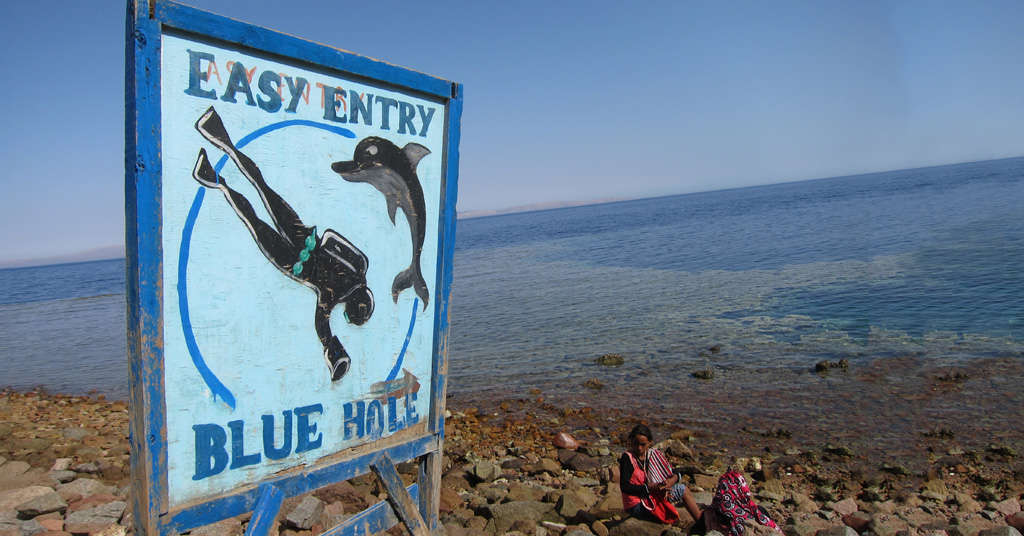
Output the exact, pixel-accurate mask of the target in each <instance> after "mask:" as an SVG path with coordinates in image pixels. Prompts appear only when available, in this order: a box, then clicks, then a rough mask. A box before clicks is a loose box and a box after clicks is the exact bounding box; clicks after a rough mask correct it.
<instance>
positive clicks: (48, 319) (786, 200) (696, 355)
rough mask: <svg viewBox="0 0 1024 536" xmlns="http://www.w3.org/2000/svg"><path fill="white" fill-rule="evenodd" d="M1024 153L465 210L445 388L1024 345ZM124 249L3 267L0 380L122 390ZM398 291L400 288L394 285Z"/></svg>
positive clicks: (998, 350) (1002, 350)
mask: <svg viewBox="0 0 1024 536" xmlns="http://www.w3.org/2000/svg"><path fill="white" fill-rule="evenodd" d="M1022 267H1024V158H1016V159H1009V160H998V161H989V162H980V163H969V164H958V165H951V166H943V167H934V168H926V169H916V170H907V171H895V172H888V173H878V174H871V175H859V176H852V177H841V178H833V179H823V180H816V181H805V182H798V183H788V184H779V185H771V186H763V187H754V188H745V189H737V190H725V191H717V192H707V193H699V194H691V195H682V196H674V197H663V198H656V199H645V200H638V201H629V202H620V203H612V204H605V205H595V206H589V207H577V208H570V209H560V210H551V211H543V212H533V213H524V214H516V215H507V216H497V217H488V218H479V219H470V220H461V221H460V222H459V224H458V239H457V243H456V259H455V281H454V285H453V296H452V304H453V305H452V327H451V347H450V367H449V371H450V384H449V387H450V389H451V390H456V391H474V390H482V389H488V388H492V387H493V386H494V385H495V384H496V383H497V384H505V385H513V384H516V383H529V382H531V381H534V380H536V379H537V378H554V377H569V376H573V375H575V374H577V373H578V370H579V369H580V367H581V365H582V364H585V363H590V362H591V361H592V360H593V357H594V356H596V355H600V354H603V353H611V352H615V353H621V354H623V355H626V356H627V357H629V358H631V359H632V360H633V362H634V363H639V364H641V366H649V367H650V368H652V369H656V368H658V367H679V366H689V365H691V364H693V363H700V362H701V360H704V361H707V359H708V358H707V356H706V355H704V354H702V353H701V350H702V349H706V348H707V347H709V346H710V345H719V346H720V347H721V348H722V349H723V350H722V352H721V353H720V354H718V355H716V357H715V359H716V361H715V362H714V363H713V364H714V366H716V367H719V368H721V369H722V370H730V369H732V370H741V369H744V368H756V369H759V370H761V369H765V368H779V367H781V368H791V369H793V368H804V367H806V366H807V364H808V363H813V362H814V361H816V360H818V359H831V358H837V357H847V358H849V359H851V360H858V359H860V360H868V359H878V358H886V357H896V356H901V355H914V356H919V357H920V358H921V359H925V360H934V361H935V362H936V363H964V362H971V361H972V360H976V359H982V358H989V357H1005V356H1010V357H1011V358H1016V359H1019V358H1020V356H1021V355H1022V353H1024V271H1022ZM123 286H124V264H123V260H117V261H102V262H94V263H82V264H69V265H59V266H46V267H34V268H20V269H8V270H0V386H13V387H16V388H29V387H33V386H37V385H43V386H45V387H46V388H48V389H49V390H52V391H66V392H76V393H81V392H87V391H90V390H93V389H95V390H99V391H100V392H103V393H106V394H108V396H113V397H124V396H126V394H127V365H126V362H125V361H126V358H125V346H126V345H125V341H124V289H123ZM385 294H386V293H385Z"/></svg>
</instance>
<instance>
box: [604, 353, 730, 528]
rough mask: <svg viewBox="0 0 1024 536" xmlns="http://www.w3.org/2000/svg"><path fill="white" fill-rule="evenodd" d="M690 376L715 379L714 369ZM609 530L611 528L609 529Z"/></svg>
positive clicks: (699, 371)
mask: <svg viewBox="0 0 1024 536" xmlns="http://www.w3.org/2000/svg"><path fill="white" fill-rule="evenodd" d="M690 376H693V377H694V378H697V379H698V380H713V379H715V371H714V369H703V370H697V371H694V372H693V373H691V374H690ZM610 530H611V529H609V531H610Z"/></svg>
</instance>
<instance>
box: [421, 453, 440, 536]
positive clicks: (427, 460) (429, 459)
mask: <svg viewBox="0 0 1024 536" xmlns="http://www.w3.org/2000/svg"><path fill="white" fill-rule="evenodd" d="M441 463H442V459H441V452H440V451H438V452H431V453H430V454H427V455H425V456H422V457H420V463H419V482H417V483H418V484H419V489H420V512H422V513H423V514H424V515H423V519H424V521H426V522H427V530H429V531H430V532H431V533H432V534H435V535H437V534H442V533H441V532H439V531H438V529H440V528H441V523H440V520H439V519H438V512H439V511H440V509H441V478H440V477H441Z"/></svg>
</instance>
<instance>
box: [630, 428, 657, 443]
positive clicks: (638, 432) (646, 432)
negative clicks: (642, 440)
mask: <svg viewBox="0 0 1024 536" xmlns="http://www.w3.org/2000/svg"><path fill="white" fill-rule="evenodd" d="M636 436H644V437H646V438H647V439H648V440H649V441H654V434H652V433H651V429H650V428H648V427H647V425H646V424H638V425H636V426H634V427H633V431H631V432H630V433H629V439H633V438H634V437H636Z"/></svg>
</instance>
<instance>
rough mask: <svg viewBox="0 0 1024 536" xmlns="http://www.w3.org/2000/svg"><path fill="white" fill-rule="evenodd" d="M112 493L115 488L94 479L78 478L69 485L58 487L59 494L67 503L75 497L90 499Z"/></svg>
mask: <svg viewBox="0 0 1024 536" xmlns="http://www.w3.org/2000/svg"><path fill="white" fill-rule="evenodd" d="M112 491H114V488H113V487H111V486H107V485H105V484H104V483H102V482H100V481H99V480H95V479H92V478H78V479H75V480H73V481H71V482H69V483H67V484H61V485H59V486H57V493H59V494H60V496H61V498H62V499H64V500H65V501H66V500H68V498H69V497H71V496H73V495H79V496H81V497H88V496H90V495H95V494H97V493H110V492H112Z"/></svg>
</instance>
